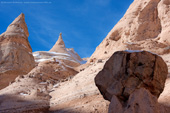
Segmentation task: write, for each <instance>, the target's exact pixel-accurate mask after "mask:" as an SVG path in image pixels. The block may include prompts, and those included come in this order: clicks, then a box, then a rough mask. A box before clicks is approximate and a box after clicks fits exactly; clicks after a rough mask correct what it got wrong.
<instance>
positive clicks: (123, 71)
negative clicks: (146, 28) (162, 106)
mask: <svg viewBox="0 0 170 113" xmlns="http://www.w3.org/2000/svg"><path fill="white" fill-rule="evenodd" d="M167 74H168V68H167V65H166V63H165V62H164V61H163V59H162V58H161V57H160V56H158V55H156V54H152V53H150V52H147V51H118V52H115V53H114V54H113V55H112V56H111V58H110V59H109V60H108V61H107V62H106V64H105V66H104V68H103V70H102V71H100V72H99V73H98V74H97V76H96V77H95V83H96V85H97V87H98V88H99V90H100V92H101V93H102V95H103V97H104V98H105V99H107V100H111V98H112V96H113V95H116V96H117V97H118V98H119V99H121V100H126V99H128V97H129V96H130V94H131V93H132V92H134V91H135V89H137V88H142V87H143V88H146V89H148V90H149V91H150V92H151V93H152V94H153V95H155V96H156V97H158V96H159V95H160V93H161V92H162V91H163V89H164V84H165V80H166V78H167Z"/></svg>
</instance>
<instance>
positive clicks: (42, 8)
mask: <svg viewBox="0 0 170 113" xmlns="http://www.w3.org/2000/svg"><path fill="white" fill-rule="evenodd" d="M132 2H133V0H0V34H1V33H3V32H4V31H5V30H6V28H7V26H8V25H9V24H10V23H11V22H12V21H13V20H14V19H15V18H16V17H17V16H18V15H19V14H20V13H24V14H25V20H26V23H27V26H28V31H29V34H30V36H29V38H28V39H29V42H30V44H31V47H32V49H33V52H34V51H48V50H50V48H52V46H53V45H54V44H55V42H56V41H57V39H58V36H59V33H60V32H62V35H63V40H64V42H65V44H66V47H67V48H74V49H75V51H76V52H77V53H78V54H79V55H80V56H81V57H90V56H91V54H92V53H93V52H94V51H95V49H96V47H97V46H98V45H99V44H100V43H101V42H102V40H103V39H104V38H105V37H106V35H107V34H108V32H109V31H110V30H111V29H112V28H113V27H114V25H115V24H116V23H117V22H118V21H119V20H120V19H121V18H122V16H123V15H124V13H125V12H126V10H127V8H128V7H129V5H130V4H131V3H132Z"/></svg>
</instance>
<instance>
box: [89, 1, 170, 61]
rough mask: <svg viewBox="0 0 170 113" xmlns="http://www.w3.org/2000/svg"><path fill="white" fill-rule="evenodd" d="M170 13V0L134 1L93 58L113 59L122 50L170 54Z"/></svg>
mask: <svg viewBox="0 0 170 113" xmlns="http://www.w3.org/2000/svg"><path fill="white" fill-rule="evenodd" d="M168 14H169V0H134V2H133V3H132V4H131V5H130V7H129V9H128V10H127V12H126V13H125V15H124V16H123V17H122V19H121V20H120V21H119V22H118V23H117V24H116V25H115V26H114V27H113V29H112V30H111V31H110V32H109V33H108V35H107V36H106V38H105V39H104V40H103V41H102V42H101V44H100V45H99V46H98V47H97V48H96V50H95V52H94V53H93V55H92V56H91V58H90V60H91V61H92V59H93V60H95V59H105V58H109V57H110V56H111V55H112V54H113V53H114V52H115V51H118V50H147V51H151V52H154V53H157V54H165V53H169V46H170V45H169V44H170V42H169V35H168V34H169V19H170V18H169V15H168ZM90 60H89V61H90Z"/></svg>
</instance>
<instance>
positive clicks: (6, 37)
mask: <svg viewBox="0 0 170 113" xmlns="http://www.w3.org/2000/svg"><path fill="white" fill-rule="evenodd" d="M24 19H25V17H24V14H21V15H19V16H18V17H17V18H16V19H15V20H14V21H13V22H12V23H11V24H10V25H9V27H8V28H7V30H6V32H4V33H3V34H2V35H0V89H2V88H4V87H6V86H7V85H9V82H11V81H13V80H14V79H15V78H16V77H17V76H18V75H23V74H27V73H28V72H29V71H30V70H31V69H33V67H35V61H34V57H33V56H32V49H31V46H30V44H29V42H28V36H29V33H28V29H27V25H26V23H25V20H24Z"/></svg>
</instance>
